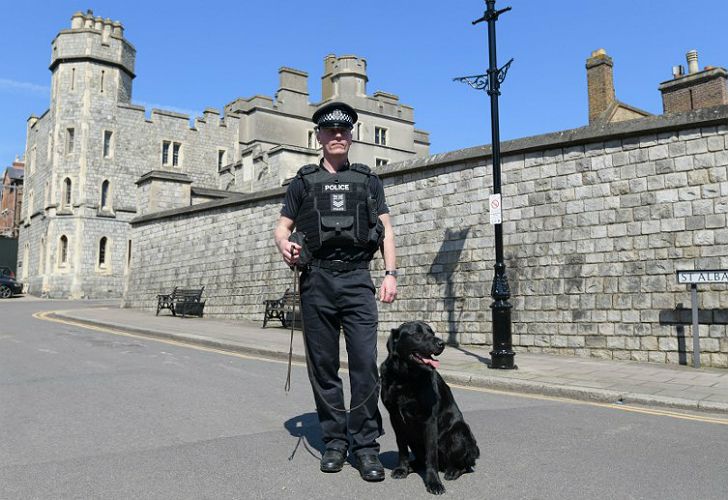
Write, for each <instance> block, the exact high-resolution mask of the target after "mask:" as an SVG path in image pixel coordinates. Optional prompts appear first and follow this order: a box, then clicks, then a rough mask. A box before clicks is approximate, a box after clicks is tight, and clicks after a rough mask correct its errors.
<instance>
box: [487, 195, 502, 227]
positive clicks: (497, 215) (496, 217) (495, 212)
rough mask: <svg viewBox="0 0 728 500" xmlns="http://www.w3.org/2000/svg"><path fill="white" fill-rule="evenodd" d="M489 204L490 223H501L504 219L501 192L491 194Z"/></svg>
mask: <svg viewBox="0 0 728 500" xmlns="http://www.w3.org/2000/svg"><path fill="white" fill-rule="evenodd" d="M488 206H489V207H490V223H491V224H500V223H501V222H502V221H503V212H502V209H501V195H500V193H497V194H492V195H490V200H489V204H488Z"/></svg>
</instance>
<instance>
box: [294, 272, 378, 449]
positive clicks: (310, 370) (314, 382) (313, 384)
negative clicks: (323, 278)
mask: <svg viewBox="0 0 728 500" xmlns="http://www.w3.org/2000/svg"><path fill="white" fill-rule="evenodd" d="M292 271H293V297H294V299H295V297H296V295H297V294H298V310H299V312H300V313H301V336H302V338H303V351H304V353H305V355H306V371H307V372H308V380H309V381H310V382H311V387H313V390H314V391H316V394H317V395H318V397H319V399H320V400H321V401H323V402H324V404H325V405H326V406H328V407H329V408H330V409H332V410H334V411H338V412H341V413H351V412H353V411H355V410H358V409H359V408H361V407H363V406H364V405H365V404H366V403H367V402H368V401H369V400H370V399H371V397H372V396H373V395H375V394H377V391H378V390H379V388H380V385H381V381H379V380H377V383H376V384H374V387H372V390H371V391H370V392H369V394H368V395H367V397H366V398H364V400H363V401H362V402H361V403H359V404H358V405H356V406H353V407H351V408H349V409H347V408H337V407H336V406H333V405H332V404H330V403H329V402H328V401H326V398H324V397H323V395H322V394H321V388H320V386H319V383H318V380H316V377H315V375H314V374H313V367H312V366H311V363H310V361H309V359H310V356H309V350H308V349H309V347H308V342H307V341H306V328H305V324H304V321H303V299H302V298H301V293H300V280H301V276H300V269H299V267H298V266H293V269H292ZM295 325H296V303H295V300H294V301H292V302H291V341H290V345H289V347H288V372H287V374H286V383H285V385H284V386H283V390H284V391H285V392H290V390H291V367H292V365H293V335H294V329H295ZM294 453H295V451H294Z"/></svg>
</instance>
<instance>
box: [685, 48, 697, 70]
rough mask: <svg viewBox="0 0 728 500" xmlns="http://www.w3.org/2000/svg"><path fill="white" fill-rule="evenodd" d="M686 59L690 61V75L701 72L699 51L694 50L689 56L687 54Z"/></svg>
mask: <svg viewBox="0 0 728 500" xmlns="http://www.w3.org/2000/svg"><path fill="white" fill-rule="evenodd" d="M685 57H686V59H687V60H688V73H690V74H692V73H697V72H698V71H700V67H699V66H698V51H697V50H695V49H693V50H691V51H689V52H688V53H687V54H685Z"/></svg>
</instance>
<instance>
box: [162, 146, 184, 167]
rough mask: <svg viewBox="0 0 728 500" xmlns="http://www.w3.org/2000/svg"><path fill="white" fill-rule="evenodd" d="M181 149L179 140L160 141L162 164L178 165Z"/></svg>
mask: <svg viewBox="0 0 728 500" xmlns="http://www.w3.org/2000/svg"><path fill="white" fill-rule="evenodd" d="M170 149H171V151H170ZM181 149H182V144H180V143H179V142H172V141H162V165H165V166H169V165H172V166H173V167H178V166H179V164H180V153H181ZM170 153H171V154H170Z"/></svg>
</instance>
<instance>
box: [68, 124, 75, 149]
mask: <svg viewBox="0 0 728 500" xmlns="http://www.w3.org/2000/svg"><path fill="white" fill-rule="evenodd" d="M74 135H75V130H74V129H73V128H67V129H66V154H69V155H70V154H71V153H73V137H74Z"/></svg>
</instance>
